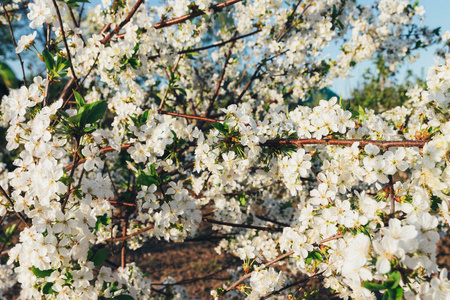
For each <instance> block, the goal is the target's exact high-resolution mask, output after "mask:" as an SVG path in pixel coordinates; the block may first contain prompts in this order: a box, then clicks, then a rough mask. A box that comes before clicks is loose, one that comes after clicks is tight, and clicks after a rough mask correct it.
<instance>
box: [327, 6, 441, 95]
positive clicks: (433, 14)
mask: <svg viewBox="0 0 450 300" xmlns="http://www.w3.org/2000/svg"><path fill="white" fill-rule="evenodd" d="M419 4H420V5H422V6H423V7H424V8H425V12H426V13H425V20H424V22H423V24H424V25H427V26H429V27H430V28H436V27H441V33H444V32H445V31H446V30H450V15H449V12H450V0H422V1H420V2H419ZM435 50H436V47H430V48H428V49H425V50H424V49H422V50H421V51H420V52H419V54H420V57H419V59H418V60H417V61H415V62H414V63H412V64H408V65H406V66H404V67H403V68H401V69H400V74H399V81H400V82H402V79H403V78H404V76H405V75H406V71H407V69H411V70H412V71H413V73H414V74H415V75H417V76H420V77H421V78H422V76H421V75H422V73H423V79H425V78H426V75H427V73H428V69H429V68H430V67H431V66H432V65H434V57H435V55H434V52H435ZM372 65H373V64H372V63H371V62H364V63H361V64H359V65H357V66H356V67H355V69H354V70H353V71H352V72H351V74H352V77H350V78H345V79H336V80H335V81H334V82H333V85H332V86H331V89H332V90H333V91H334V92H335V93H336V94H338V95H342V97H344V99H345V98H347V97H348V96H349V95H350V91H351V90H353V89H355V88H356V87H358V85H359V84H360V83H361V81H360V78H361V77H362V74H363V73H364V72H365V71H366V70H367V69H368V68H369V67H371V66H372Z"/></svg>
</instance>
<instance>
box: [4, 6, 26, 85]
mask: <svg viewBox="0 0 450 300" xmlns="http://www.w3.org/2000/svg"><path fill="white" fill-rule="evenodd" d="M2 7H3V12H4V13H5V16H6V20H7V21H8V25H9V32H10V33H11V39H12V42H13V44H14V52H16V51H15V49H17V43H16V38H15V37H14V31H13V29H12V25H11V19H10V18H9V13H8V11H7V10H6V8H5V5H4V4H3V3H2ZM16 54H17V57H18V58H19V62H20V67H21V68H22V74H23V83H24V84H25V86H27V85H28V84H27V79H26V76H25V69H24V67H23V61H22V57H21V56H20V53H17V52H16Z"/></svg>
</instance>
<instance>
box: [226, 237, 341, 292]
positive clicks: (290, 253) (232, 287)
mask: <svg viewBox="0 0 450 300" xmlns="http://www.w3.org/2000/svg"><path fill="white" fill-rule="evenodd" d="M342 237H343V236H342V234H337V235H334V236H332V237H329V238H326V239H323V240H322V241H320V242H319V245H320V244H323V243H326V242H329V241H332V240H336V239H338V238H342ZM292 254H294V251H289V252H288V253H285V254H283V255H280V256H278V257H277V258H276V259H274V260H272V261H270V262H268V263H265V264H264V266H265V267H266V268H267V267H269V266H271V265H273V264H274V263H276V262H279V261H281V260H284V259H286V258H288V257H289V256H291V255H292ZM253 272H255V271H252V272H250V273H247V274H245V275H244V276H242V277H241V278H240V279H239V280H238V281H236V282H235V283H233V284H232V285H230V286H229V287H228V288H227V289H226V290H225V293H226V292H229V291H231V290H232V289H235V288H236V287H237V286H238V285H239V284H241V282H243V281H244V280H245V279H247V278H249V277H250V276H252V274H253Z"/></svg>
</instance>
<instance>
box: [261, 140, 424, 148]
mask: <svg viewBox="0 0 450 300" xmlns="http://www.w3.org/2000/svg"><path fill="white" fill-rule="evenodd" d="M429 141H430V140H417V141H414V140H404V141H375V140H363V139H350V140H339V139H321V140H318V139H284V140H282V139H275V140H268V141H267V142H265V143H264V144H263V145H264V146H284V145H292V146H296V147H300V146H302V145H328V146H349V147H350V146H352V145H353V144H354V143H359V145H358V147H363V146H366V145H369V144H372V145H374V146H378V147H380V148H383V149H387V148H389V147H419V148H423V147H424V146H425V144H426V143H428V142H429Z"/></svg>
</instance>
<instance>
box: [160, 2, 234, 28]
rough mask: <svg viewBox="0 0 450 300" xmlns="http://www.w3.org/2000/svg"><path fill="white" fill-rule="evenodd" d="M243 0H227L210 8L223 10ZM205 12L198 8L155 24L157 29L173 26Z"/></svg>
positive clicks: (215, 10)
mask: <svg viewBox="0 0 450 300" xmlns="http://www.w3.org/2000/svg"><path fill="white" fill-rule="evenodd" d="M241 1H242V0H227V1H224V2H221V3H219V4H216V5H214V6H211V7H210V8H209V10H212V11H214V12H217V11H221V10H222V9H223V8H225V7H227V6H230V5H233V4H235V3H238V2H241ZM204 14H205V12H204V11H201V10H197V11H194V12H192V13H190V14H187V15H184V16H181V17H178V18H174V19H171V20H168V21H160V22H159V23H157V24H156V25H155V29H160V28H164V27H168V26H172V25H175V24H179V23H182V22H184V21H187V20H190V19H193V18H195V17H198V16H201V15H204Z"/></svg>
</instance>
